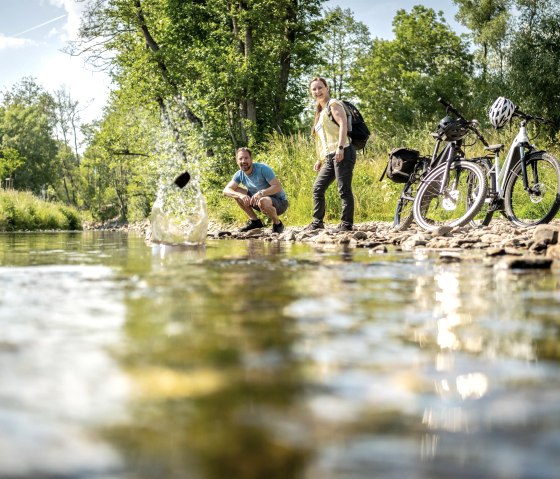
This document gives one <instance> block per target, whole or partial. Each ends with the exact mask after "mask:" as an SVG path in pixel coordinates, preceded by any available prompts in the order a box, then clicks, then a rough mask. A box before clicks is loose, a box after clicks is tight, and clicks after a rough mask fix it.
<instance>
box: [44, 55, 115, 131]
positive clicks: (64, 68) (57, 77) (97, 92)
mask: <svg viewBox="0 0 560 479" xmlns="http://www.w3.org/2000/svg"><path fill="white" fill-rule="evenodd" d="M37 78H38V80H39V83H40V84H41V85H42V86H43V87H44V88H45V89H46V90H47V91H50V92H53V91H55V90H59V89H60V88H62V87H64V88H65V89H66V90H67V91H68V92H69V93H70V97H71V98H72V99H74V100H78V101H79V102H80V106H81V108H84V111H83V113H82V115H81V117H82V120H83V121H85V122H90V121H92V120H94V119H96V118H100V117H101V114H102V109H103V106H104V105H105V104H106V102H107V99H108V95H109V91H110V81H109V78H108V76H107V75H106V74H105V73H102V72H92V71H89V70H87V69H86V68H85V67H84V64H83V60H82V59H81V58H77V57H71V56H70V55H66V54H64V53H61V52H59V54H57V55H52V56H49V57H45V58H43V59H42V61H41V62H40V64H39V68H38V71H37Z"/></svg>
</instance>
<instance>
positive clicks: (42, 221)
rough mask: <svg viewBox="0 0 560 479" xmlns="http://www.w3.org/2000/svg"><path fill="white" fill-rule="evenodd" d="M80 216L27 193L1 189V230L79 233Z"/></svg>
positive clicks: (68, 208) (73, 210)
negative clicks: (67, 231) (72, 231)
mask: <svg viewBox="0 0 560 479" xmlns="http://www.w3.org/2000/svg"><path fill="white" fill-rule="evenodd" d="M81 229H82V220H81V215H80V213H79V212H78V211H77V210H76V209H74V208H71V207H69V206H65V205H62V204H60V203H53V202H46V201H42V200H40V199H39V198H37V197H35V196H33V195H32V194H31V193H29V192H22V191H15V190H0V231H37V230H81Z"/></svg>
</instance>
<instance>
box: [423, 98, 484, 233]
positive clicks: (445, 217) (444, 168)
mask: <svg viewBox="0 0 560 479" xmlns="http://www.w3.org/2000/svg"><path fill="white" fill-rule="evenodd" d="M438 101H439V102H440V103H442V104H443V105H444V106H445V107H446V114H447V115H449V113H453V114H454V115H455V116H457V118H456V119H452V118H450V120H449V123H448V125H447V126H446V128H443V129H442V131H441V132H440V136H441V138H442V140H443V141H447V142H448V146H449V148H447V155H446V157H445V158H443V161H442V162H441V163H440V164H438V165H437V166H435V168H433V169H432V170H431V171H430V172H429V173H428V174H427V175H426V176H425V177H424V178H422V179H421V180H420V186H419V187H418V191H417V194H416V197H415V198H414V201H413V204H412V211H413V215H414V220H415V221H416V223H417V224H418V225H419V226H420V227H422V228H423V229H425V230H427V231H435V230H437V229H438V228H439V227H440V226H449V227H456V226H463V225H465V224H467V223H468V222H469V221H470V220H471V219H472V218H473V217H474V216H475V215H476V214H477V213H478V212H479V211H480V209H481V208H482V206H483V204H484V200H485V198H486V196H487V188H488V187H487V183H486V176H485V173H484V171H483V170H482V168H481V167H480V166H479V165H477V164H476V163H474V162H472V161H470V160H468V159H466V158H465V156H464V152H463V151H462V149H461V147H462V145H463V140H464V138H465V137H466V136H467V135H468V134H469V133H470V132H474V133H475V135H477V136H478V135H480V133H479V132H478V130H477V126H478V121H476V120H467V119H465V118H464V117H463V116H462V115H461V113H459V111H458V110H457V109H456V108H455V107H454V106H453V105H451V103H449V102H447V101H445V100H443V99H441V98H440V99H438Z"/></svg>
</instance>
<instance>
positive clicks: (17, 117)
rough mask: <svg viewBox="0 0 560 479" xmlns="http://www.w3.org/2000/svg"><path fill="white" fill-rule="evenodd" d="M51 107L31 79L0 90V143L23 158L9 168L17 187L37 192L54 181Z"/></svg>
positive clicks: (54, 142) (43, 92) (55, 147)
mask: <svg viewBox="0 0 560 479" xmlns="http://www.w3.org/2000/svg"><path fill="white" fill-rule="evenodd" d="M51 111H52V97H51V96H50V95H49V94H48V93H47V92H45V91H44V90H43V89H42V88H40V87H39V86H38V85H37V84H36V83H35V82H34V81H33V79H29V78H26V79H24V80H22V81H21V82H20V83H19V84H16V85H15V86H14V87H13V89H12V91H10V92H7V93H5V94H4V104H3V107H2V114H1V115H0V132H1V145H0V146H1V148H2V149H3V150H6V149H8V150H7V151H12V152H17V153H14V154H15V155H17V158H19V159H20V160H23V159H24V160H25V161H24V162H21V161H19V162H18V163H19V166H18V167H17V168H16V169H15V170H13V171H12V172H11V174H13V178H14V186H15V187H16V188H18V189H29V190H31V191H33V192H35V193H39V192H40V191H41V190H42V189H43V188H45V187H46V186H48V185H50V184H53V183H54V182H55V181H56V169H55V161H56V154H57V145H56V141H55V140H54V138H53V123H52V121H51V118H52V117H51ZM12 157H14V156H13V155H12Z"/></svg>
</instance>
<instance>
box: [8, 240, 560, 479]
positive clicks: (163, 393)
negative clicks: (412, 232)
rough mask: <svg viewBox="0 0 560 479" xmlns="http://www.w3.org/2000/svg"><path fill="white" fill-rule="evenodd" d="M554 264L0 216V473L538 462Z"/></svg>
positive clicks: (559, 400)
mask: <svg viewBox="0 0 560 479" xmlns="http://www.w3.org/2000/svg"><path fill="white" fill-rule="evenodd" d="M559 284H560V273H559V272H556V271H546V272H543V271H534V272H524V273H520V272H512V271H503V270H497V269H495V268H493V263H489V264H487V263H485V262H483V261H481V260H480V259H478V258H471V259H467V260H465V261H463V262H461V263H445V262H441V261H440V260H439V259H438V257H437V256H436V255H434V256H429V255H421V254H416V255H413V254H411V253H390V254H386V255H371V254H369V252H368V251H367V250H349V251H345V250H326V251H321V250H316V249H313V248H312V247H310V246H307V245H291V244H274V243H263V242H238V241H226V240H224V241H209V242H208V244H207V245H206V247H204V248H198V249H188V248H184V247H183V248H179V247H160V246H150V245H148V244H146V243H145V242H144V240H143V239H142V238H140V237H138V236H133V235H127V234H124V233H109V232H84V233H72V234H31V233H30V234H2V235H0V477H1V478H8V477H10V478H12V477H18V478H20V477H21V478H42V477H57V478H111V479H116V478H123V479H124V478H127V479H128V478H130V479H133V478H134V479H136V478H166V479H175V478H189V479H197V478H216V479H218V478H220V479H222V478H228V479H230V478H250V479H251V478H266V479H274V478H279V479H280V478H282V479H286V478H306V479H319V478H320V479H331V478H332V479H335V478H336V479H341V478H343V479H346V478H371V477H376V478H382V479H385V478H389V479H391V478H395V479H402V478H430V479H434V478H435V479H438V478H472V479H474V478H477V479H480V478H507V479H512V478H513V479H515V478H535V479H541V478H543V479H544V478H547V479H548V478H550V479H556V478H557V477H558V471H559V470H560V459H559V458H558V453H559V452H560V387H559V386H560V374H559V373H560V367H559V366H560V363H559V358H560V327H559V326H560V314H559V313H560V287H559Z"/></svg>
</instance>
